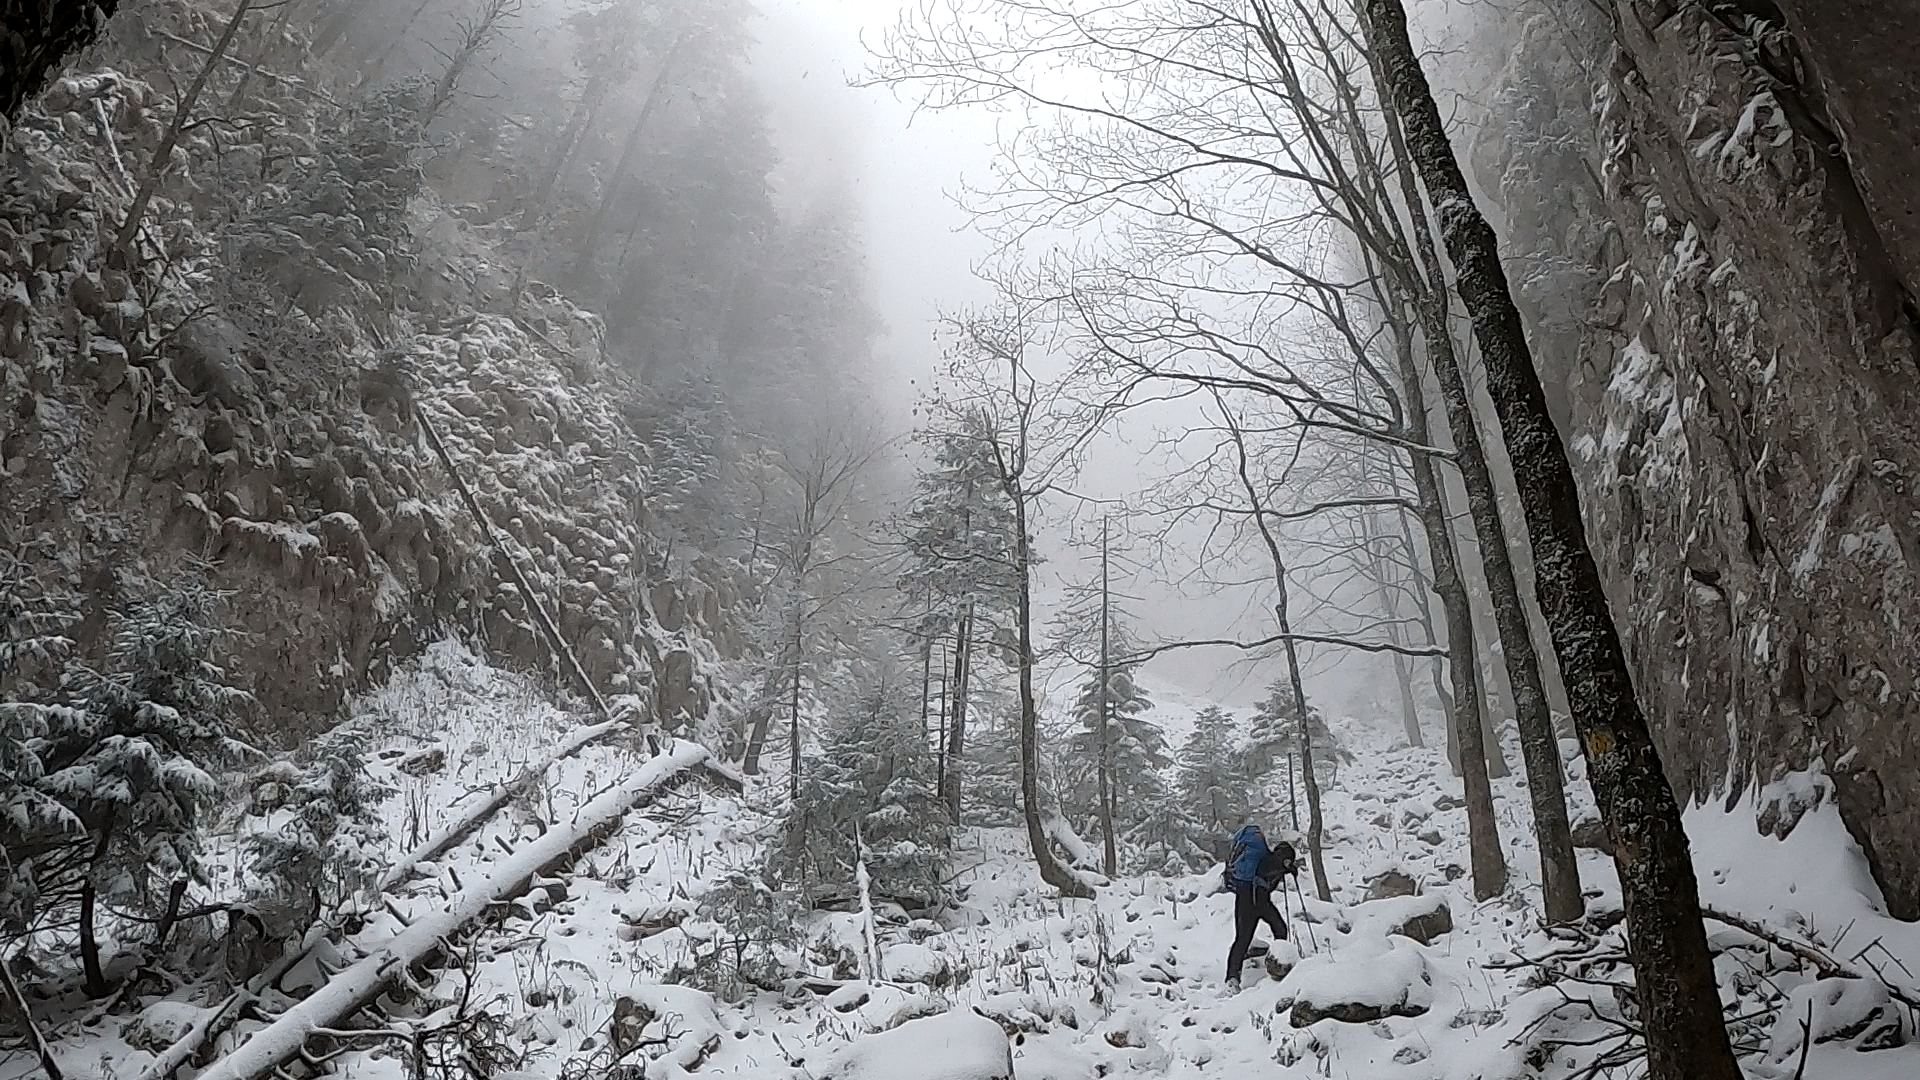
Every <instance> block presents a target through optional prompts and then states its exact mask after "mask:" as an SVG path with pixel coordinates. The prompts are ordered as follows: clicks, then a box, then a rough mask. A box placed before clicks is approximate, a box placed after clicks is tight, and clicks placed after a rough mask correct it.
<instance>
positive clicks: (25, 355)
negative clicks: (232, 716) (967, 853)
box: [0, 72, 732, 737]
mask: <svg viewBox="0 0 1920 1080" xmlns="http://www.w3.org/2000/svg"><path fill="white" fill-rule="evenodd" d="M150 94H151V91H150V90H149V89H148V88H147V87H146V86H144V85H143V84H141V83H139V82H137V81H135V80H131V79H127V78H123V77H120V76H117V75H115V74H113V73H111V72H106V73H98V74H92V75H87V76H80V77H70V78H66V79H63V80H61V81H59V82H58V83H57V84H56V85H55V86H54V87H52V88H51V89H50V90H49V92H48V93H47V94H46V95H44V97H43V98H42V99H41V100H40V101H39V102H38V103H37V104H36V105H35V106H34V107H33V108H31V109H29V110H28V112H27V113H26V114H25V115H24V116H23V117H22V118H21V120H20V123H19V125H18V126H17V127H16V128H15V130H14V131H13V132H12V133H11V138H10V142H9V146H8V148H7V151H6V153H5V159H4V175H5V181H4V185H5V186H4V188H3V189H0V507H4V508H5V513H6V520H5V521H4V522H0V539H4V540H5V541H6V542H8V543H10V544H12V545H14V546H16V547H18V548H19V549H20V550H21V553H22V554H23V555H24V556H25V557H26V559H27V561H28V562H29V563H30V564H32V565H35V566H37V567H39V568H40V569H41V570H42V571H43V572H44V573H45V574H46V575H47V576H48V577H49V578H50V579H52V580H53V582H54V583H55V585H56V587H61V588H64V589H65V590H66V591H68V592H69V593H70V594H71V595H72V596H73V597H74V598H75V602H76V605H77V606H78V608H79V610H80V611H82V612H84V613H86V615H87V618H86V619H85V620H84V621H83V622H82V623H81V624H80V627H79V630H78V632H77V633H76V634H75V636H76V637H77V638H78V639H79V641H80V644H81V647H82V649H83V651H84V650H88V649H90V648H91V647H93V646H94V645H96V644H97V642H96V641H95V640H94V639H95V638H97V637H98V635H99V634H100V633H101V632H102V630H103V628H104V626H105V624H106V619H105V609H106V605H107V604H108V603H109V602H110V597H111V595H112V593H113V591H114V589H115V588H116V587H118V586H116V585H115V581H114V578H115V576H116V575H128V574H131V575H133V576H134V578H135V579H154V578H160V577H164V576H165V575H168V574H171V573H175V572H177V571H178V570H179V569H180V568H181V567H182V565H183V564H185V563H187V562H190V561H191V562H204V563H205V565H206V567H207V573H208V574H209V575H210V576H211V577H212V579H213V580H214V582H215V583H216V584H217V585H218V586H219V587H221V588H222V589H225V590H227V591H228V592H230V593H231V594H232V603H231V604H230V605H229V607H230V615H231V619H232V629H233V630H235V631H237V633H235V634H234V635H233V636H232V637H231V638H230V639H229V644H228V648H227V655H226V656H225V657H224V660H225V662H226V665H227V666H228V668H229V669H230V671H231V672H232V673H233V674H234V676H235V678H236V681H238V682H239V683H240V684H241V685H243V686H245V687H246V688H248V689H250V690H252V691H253V692H254V693H255V695H256V696H257V698H258V699H259V701H260V702H261V704H262V707H263V708H264V709H265V710H266V712H267V716H265V717H263V718H262V720H263V726H264V728H265V729H266V732H265V734H268V736H269V737H271V734H272V733H280V734H283V735H285V736H288V737H292V736H298V735H303V734H307V733H311V732H312V731H314V730H316V729H318V728H322V727H324V726H326V725H327V724H328V723H329V722H330V721H331V720H332V719H333V718H334V716H335V715H336V713H337V711H338V710H339V708H340V706H341V705H342V704H343V702H344V701H345V700H346V698H347V697H348V696H349V695H351V694H352V693H354V692H356V691H358V690H361V689H363V688H365V687H367V686H369V685H370V684H372V683H374V682H375V681H377V680H379V679H380V678H381V677H382V676H383V674H384V672H385V670H386V668H387V667H388V666H389V665H391V664H392V663H394V662H396V661H398V660H400V659H403V658H405V657H407V656H409V655H411V654H412V653H414V652H415V651H416V650H417V649H418V648H419V647H420V646H422V645H424V644H425V643H426V641H428V640H430V639H431V638H432V637H433V636H437V635H442V634H456V635H459V636H462V637H465V638H467V639H469V640H472V641H475V642H476V643H479V644H481V645H483V646H484V647H485V648H486V649H487V651H488V652H489V653H490V654H491V655H492V656H494V657H495V658H496V659H498V660H501V661H504V662H507V663H511V664H517V665H519V666H522V667H528V668H540V667H548V666H549V665H551V663H552V657H551V653H550V651H549V649H548V647H547V644H546V642H545V641H544V640H542V639H541V637H540V636H539V633H538V631H537V629H536V627H535V624H534V621H533V619H532V618H531V614H530V612H529V610H528V607H527V599H526V597H525V596H523V595H522V594H521V592H520V591H519V590H518V589H517V588H516V587H515V586H514V585H513V584H512V583H511V582H512V581H513V576H512V574H511V573H508V572H506V568H505V566H504V565H503V564H499V563H498V562H497V558H498V557H497V556H496V554H495V553H494V551H493V550H492V549H491V548H490V547H489V545H488V544H487V543H486V542H485V539H484V537H483V536H482V534H481V532H480V530H479V527H478V525H477V523H476V522H475V521H474V519H473V517H472V515H471V514H470V513H469V511H468V510H467V508H466V507H465V505H464V504H463V502H462V500H461V499H460V498H459V496H458V494H457V491H456V490H455V488H454V486H453V485H452V483H451V481H450V477H449V476H448V474H447V472H446V470H445V469H444V468H443V467H442V465H441V463H440V462H439V461H438V459H437V458H436V456H435V455H434V454H433V452H432V451H431V450H430V449H429V448H428V446H427V444H426V443H425V442H424V441H422V440H421V438H420V434H419V431H418V427H417V424H416V422H415V417H416V416H417V415H425V416H427V417H429V418H430V419H431V421H432V423H433V424H434V425H436V427H437V428H438V430H439V431H440V432H441V433H442V434H443V436H444V438H445V441H446V443H447V446H448V448H449V450H450V452H451V457H452V458H453V460H454V463H455V465H456V467H458V468H460V469H461V470H462V473H463V475H464V476H465V478H466V480H467V481H468V482H469V484H471V486H472V487H473V489H474V491H475V494H476V497H477V500H478V502H479V503H480V505H481V506H482V507H483V508H484V509H485V511H486V513H487V515H488V517H489V518H490V519H491V521H492V522H493V524H494V525H495V527H496V528H498V529H500V530H501V531H502V533H503V534H504V535H505V536H506V537H507V547H508V548H509V550H511V551H512V552H513V553H514V555H515V557H516V558H517V559H518V560H519V561H520V564H521V565H522V566H523V567H524V568H525V569H526V571H527V574H528V577H529V578H530V579H531V581H532V583H533V586H534V588H535V590H536V591H538V592H539V593H540V594H541V599H542V600H543V601H544V602H545V603H546V604H547V605H548V608H549V610H551V611H554V612H555V614H556V617H557V621H558V622H559V624H560V627H561V629H562V631H563V633H564V635H565V636H566V637H567V638H568V639H569V640H570V641H571V642H573V643H574V645H575V647H576V648H577V650H578V652H579V654H580V658H581V661H582V663H583V665H584V666H585V668H586V671H587V674H588V675H589V676H590V677H591V678H592V679H593V680H594V681H595V683H596V684H597V685H598V687H599V688H600V689H601V691H602V692H603V693H605V694H608V695H631V696H632V697H631V700H630V701H629V702H628V704H631V705H633V706H635V707H637V708H639V709H640V710H642V711H643V712H647V713H651V714H652V715H654V716H657V717H659V718H660V719H661V720H663V721H665V722H666V723H668V725H669V726H673V727H681V726H685V725H687V724H689V723H690V722H704V721H707V720H708V719H709V718H710V712H711V711H710V709H709V705H710V704H711V703H712V697H713V692H714V691H713V685H712V679H711V672H712V670H713V667H714V665H715V663H716V662H718V661H719V660H720V659H721V658H722V657H721V654H722V652H724V651H730V650H731V648H732V647H731V646H730V645H726V644H724V643H726V642H727V641H728V640H729V639H728V637H727V634H726V632H725V631H724V629H723V626H724V623H725V618H724V615H723V609H724V608H725V607H726V606H727V605H728V603H729V602H730V600H731V598H730V596H729V595H728V594H727V593H726V584H725V577H724V575H721V574H719V573H717V572H713V573H706V572H703V571H702V568H700V567H699V566H694V567H691V568H688V567H680V568H677V569H670V568H669V565H668V562H669V560H668V559H667V558H666V556H665V554H664V552H663V551H662V545H659V544H657V543H655V542H653V540H652V538H651V537H652V532H651V529H650V521H649V517H648V512H647V495H648V476H649V470H648V462H647V460H646V455H645V451H644V449H643V448H642V447H641V443H640V440H638V439H637V438H636V437H635V435H634V433H633V431H632V430H631V428H630V426H629V424H628V423H627V421H626V419H625V417H624V415H623V408H625V404H626V402H627V400H628V398H629V395H630V391H629V390H628V389H626V388H624V387H623V386H622V385H621V383H620V381H619V380H618V379H616V378H615V377H614V376H613V375H612V374H611V373H610V372H609V371H608V370H607V367H606V365H605V363H604V362H603V358H602V357H601V355H600V352H599V350H600V348H601V342H602V341H603V337H602V335H601V334H600V333H599V327H598V324H597V320H596V319H595V318H593V317H592V316H590V315H588V314H586V313H584V312H582V311H581V310H579V309H578V308H575V307H573V306H572V305H570V304H568V303H567V302H565V301H564V300H563V299H560V298H558V297H554V296H549V297H548V299H547V300H545V301H541V302H535V303H533V304H531V305H529V306H526V307H523V309H522V310H521V311H520V312H519V313H518V314H516V315H513V316H508V315H487V314H472V313H471V312H469V313H468V314H467V315H465V316H464V317H463V318H458V319H445V320H437V321H436V322H435V323H434V324H433V325H425V326H421V327H408V326H405V325H400V324H395V336H394V337H393V338H392V339H389V340H388V341H386V342H384V343H381V342H377V341H370V340H368V339H367V337H366V335H365V334H364V333H363V331H362V330H361V328H359V327H358V326H356V325H355V324H353V323H351V322H348V321H347V320H344V319H342V320H336V321H328V320H321V321H319V322H317V323H316V322H313V321H307V320H301V319H298V318H288V317H285V316H286V312H284V311H281V312H275V311H264V312H259V313H258V314H257V315H256V316H255V317H252V318H249V317H247V312H246V308H245V305H244V304H237V303H234V302H233V299H234V298H233V297H231V296H222V295H221V294H220V289H221V281H220V280H219V277H218V274H217V273H216V272H214V271H212V270H203V271H201V272H200V273H199V275H198V276H196V274H195V272H194V271H192V270H186V271H183V270H182V269H181V268H180V266H178V265H167V264H164V263H162V262H161V261H159V260H156V262H155V263H153V264H150V265H145V266H141V267H136V268H131V269H128V268H123V267H119V266H116V265H115V263H116V260H113V259H110V258H108V257H107V255H106V253H105V250H104V249H105V243H106V240H107V238H109V237H110V236H111V235H112V233H113V229H114V223H115V222H116V221H117V220H118V219H119V217H120V216H121V215H122V214H124V212H125V206H126V204H127V201H128V195H129V191H128V185H126V184H125V183H124V180H123V177H122V176H120V175H118V174H119V172H120V170H119V168H117V166H119V165H120V161H121V160H122V156H123V155H124V156H125V157H128V158H130V157H132V156H133V155H134V154H135V153H141V154H144V153H147V152H149V149H148V148H150V147H151V145H153V143H154V141H155V140H156V139H157V138H158V126H157V124H156V123H155V122H154V120H153V119H152V115H151V112H150V111H149V110H148V109H147V107H146V105H147V97H148V96H149V95H150ZM201 137H203V138H204V137H205V136H201ZM162 213H163V214H167V215H168V216H169V218H168V219H169V222H170V223H169V224H168V225H167V226H166V227H165V231H166V233H167V241H168V243H169V244H171V245H172V246H173V250H175V251H189V252H192V251H195V250H197V249H202V248H204V247H205V246H206V245H207V244H208V243H209V241H208V239H207V238H206V237H203V236H198V235H194V234H193V232H192V225H191V223H190V220H189V219H188V218H187V216H186V215H185V214H173V213H171V212H170V211H165V210H163V211H162ZM417 213H418V214H420V215H421V217H422V219H423V220H422V221H421V223H420V224H419V226H418V227H419V229H420V231H421V232H422V233H435V232H437V233H458V232H459V230H460V228H461V226H460V223H459V222H458V220H457V219H455V218H453V217H452V216H451V215H449V214H447V213H446V212H445V211H442V210H439V209H437V208H435V207H434V206H433V205H432V204H431V202H430V200H429V201H427V202H426V203H424V204H423V205H422V206H420V207H419V208H418V209H417ZM437 250H439V251H440V252H441V254H440V255H439V256H437V257H434V258H429V259H427V260H424V261H423V273H424V274H426V275H428V276H434V277H437V279H438V280H439V285H440V287H441V288H442V289H445V290H452V289H459V288H466V289H469V290H470V289H471V287H472V284H473V281H474V280H475V279H483V278H485V277H486V276H487V275H488V274H490V273H491V274H494V275H496V276H497V275H498V271H497V270H494V269H491V268H489V267H488V266H487V265H486V264H485V260H484V258H482V257H481V256H479V255H472V254H467V255H463V254H461V252H462V251H463V250H465V251H474V250H478V248H477V246H475V245H469V246H468V247H467V248H464V249H463V248H462V247H461V245H460V244H458V243H455V242H448V243H444V244H441V245H440V246H439V248H438V249H437ZM207 265H209V266H217V263H209V264H207ZM215 298H219V299H220V300H221V302H220V303H214V302H213V300H214V299H215ZM452 307H453V305H442V308H443V310H444V309H450V308H452ZM703 734H711V733H710V732H703Z"/></svg>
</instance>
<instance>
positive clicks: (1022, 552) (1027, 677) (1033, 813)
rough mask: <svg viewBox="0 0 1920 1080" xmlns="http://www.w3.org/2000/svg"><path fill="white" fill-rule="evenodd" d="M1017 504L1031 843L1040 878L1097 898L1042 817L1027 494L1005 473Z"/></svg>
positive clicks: (1025, 799) (1023, 773) (1023, 747)
mask: <svg viewBox="0 0 1920 1080" xmlns="http://www.w3.org/2000/svg"><path fill="white" fill-rule="evenodd" d="M1003 480H1004V481H1005V483H1006V487H1007V489H1008V490H1007V494H1008V496H1009V497H1010V499H1011V501H1012V503H1013V532H1014V541H1013V573H1014V577H1015V579H1016V585H1015V590H1014V591H1015V593H1016V598H1015V599H1016V602H1015V605H1014V617H1015V619H1016V620H1017V621H1018V623H1019V625H1018V627H1016V631H1017V633H1018V634H1019V646H1020V656H1019V660H1018V664H1017V666H1018V668H1019V672H1018V673H1019V682H1020V810H1021V815H1022V816H1023V817H1024V818H1025V819H1026V825H1027V846H1028V847H1030V848H1032V849H1033V861H1034V862H1035V863H1037V864H1038V865H1039V867H1040V880H1041V881H1044V882H1046V883H1047V884H1048V885H1051V886H1053V887H1054V888H1056V889H1059V890H1060V893H1061V895H1063V896H1072V897H1078V898H1080V899H1091V898H1092V896H1093V890H1092V889H1091V888H1088V887H1087V883H1086V882H1084V881H1082V880H1081V879H1080V876H1079V875H1078V874H1076V873H1074V872H1073V870H1072V869H1071V868H1069V867H1068V866H1067V865H1066V864H1064V863H1062V862H1061V861H1060V859H1059V857H1058V856H1056V855H1055V854H1054V853H1053V842H1052V841H1051V840H1049V839H1048V838H1047V830H1046V826H1045V825H1044V824H1043V823H1042V822H1041V819H1040V705H1039V702H1038V701H1037V700H1036V699H1035V696H1034V691H1033V661H1034V657H1033V561H1032V550H1031V549H1032V546H1033V545H1032V540H1031V539H1030V538H1029V537H1028V535H1027V499H1028V498H1030V496H1029V495H1028V494H1027V493H1026V492H1024V491H1022V490H1020V487H1019V481H1018V478H1017V477H1003Z"/></svg>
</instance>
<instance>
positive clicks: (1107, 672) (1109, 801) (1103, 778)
mask: <svg viewBox="0 0 1920 1080" xmlns="http://www.w3.org/2000/svg"><path fill="white" fill-rule="evenodd" d="M1107 573H1108V567H1107V523H1106V521H1104V520H1102V521H1101V522H1100V687H1099V693H1100V720H1099V728H1100V730H1099V738H1100V768H1099V772H1100V833H1101V846H1100V871H1101V873H1104V874H1106V875H1107V876H1108V877H1112V876H1114V874H1115V873H1116V870H1115V867H1116V866H1117V865H1118V863H1119V857H1118V854H1117V853H1116V852H1115V850H1114V846H1115V845H1114V840H1113V745H1112V743H1111V741H1110V739H1111V736H1110V735H1109V733H1108V712H1109V709H1110V707H1111V705H1110V702H1109V700H1108V692H1109V690H1110V689H1111V680H1112V678H1113V669H1112V667H1111V666H1110V665H1111V663H1112V659H1113V655H1112V654H1113V635H1112V630H1113V621H1112V619H1113V612H1112V608H1111V606H1110V605H1111V603H1112V597H1111V585H1112V583H1111V581H1110V580H1109V579H1108V576H1107Z"/></svg>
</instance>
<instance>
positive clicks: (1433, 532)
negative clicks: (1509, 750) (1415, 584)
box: [1387, 286, 1507, 900]
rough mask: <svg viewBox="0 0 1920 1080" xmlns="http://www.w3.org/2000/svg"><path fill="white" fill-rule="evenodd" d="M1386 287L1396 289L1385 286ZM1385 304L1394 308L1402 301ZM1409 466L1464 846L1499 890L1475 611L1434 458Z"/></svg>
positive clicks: (1417, 396) (1502, 860) (1408, 372)
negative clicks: (1441, 644)
mask: <svg viewBox="0 0 1920 1080" xmlns="http://www.w3.org/2000/svg"><path fill="white" fill-rule="evenodd" d="M1388 289H1389V292H1390V293H1392V292H1394V291H1395V290H1393V289H1392V287H1391V286H1389V287H1388ZM1395 299H1397V298H1391V297H1390V298H1389V300H1388V303H1389V304H1392V305H1393V306H1394V307H1395V308H1398V309H1399V310H1400V311H1404V310H1405V308H1404V306H1402V305H1399V304H1397V303H1394V300H1395ZM1387 324H1388V326H1389V328H1390V330H1391V332H1392V334H1393V339H1394V350H1395V352H1396V353H1398V355H1399V361H1400V378H1401V382H1402V383H1403V384H1405V387H1406V390H1405V393H1406V395H1407V398H1408V400H1407V408H1406V418H1407V419H1406V423H1407V437H1408V438H1409V439H1410V440H1412V441H1413V442H1414V443H1415V444H1417V445H1420V446H1427V445H1430V443H1429V442H1428V432H1427V412H1426V407H1425V405H1424V404H1423V402H1422V397H1421V395H1422V392H1423V391H1422V388H1421V384H1420V370H1419V367H1418V366H1417V365H1416V363H1415V362H1414V351H1413V336H1412V329H1411V327H1408V326H1407V325H1406V324H1405V323H1404V322H1402V321H1401V319H1400V318H1399V316H1398V313H1397V312H1394V311H1389V313H1388V317H1387ZM1407 457H1408V460H1409V463H1410V464H1411V467H1412V472H1413V486H1414V493H1415V498H1414V502H1415V504H1416V505H1417V506H1419V508H1420V523H1421V525H1422V527H1423V531H1424V532H1425V533H1426V534H1427V557H1428V559H1429V560H1430V561H1431V562H1432V564H1433V591H1434V592H1435V593H1436V594H1438V595H1439V597H1440V607H1441V609H1442V613H1443V614H1444V615H1445V617H1446V620H1447V671H1448V673H1449V674H1450V675H1451V676H1452V679H1453V710H1452V717H1451V719H1452V723H1451V726H1450V727H1449V729H1448V731H1449V735H1448V745H1449V748H1450V749H1451V750H1452V751H1453V752H1454V754H1455V762H1454V765H1455V768H1456V769H1457V770H1458V772H1459V774H1460V780H1461V785H1462V786H1463V787H1464V788H1465V794H1466V800H1467V846H1468V849H1469V853H1470V856H1471V858H1470V859H1469V861H1470V862H1471V863H1472V864H1473V892H1474V896H1475V898H1476V899H1480V900H1486V899H1490V898H1492V897H1495V896H1498V895H1500V893H1501V892H1502V891H1503V890H1504V889H1506V887H1507V860H1506V855H1505V853H1504V852H1503V851H1502V850H1501V848H1500V826H1499V823H1498V821H1496V820H1495V818H1494V816H1493V784H1492V782H1491V780H1490V779H1489V777H1488V776H1487V754H1486V745H1485V741H1484V740H1485V736H1484V730H1483V728H1482V726H1481V725H1482V720H1481V700H1480V687H1479V680H1480V662H1479V659H1478V658H1477V657H1476V656H1475V655H1474V647H1473V611H1472V609H1471V608H1469V607H1468V606H1467V605H1468V598H1467V588H1466V583H1465V582H1464V581H1462V580H1461V578H1460V565H1459V562H1458V561H1457V559H1456V553H1455V551H1454V546H1453V529H1452V528H1451V527H1450V525H1449V524H1448V520H1447V509H1446V503H1445V502H1444V501H1443V498H1442V493H1441V486H1440V478H1439V476H1438V475H1436V473H1435V470H1434V467H1433V459H1432V458H1430V457H1429V456H1427V455H1426V454H1423V453H1419V452H1414V453H1409V454H1408V455H1407Z"/></svg>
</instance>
